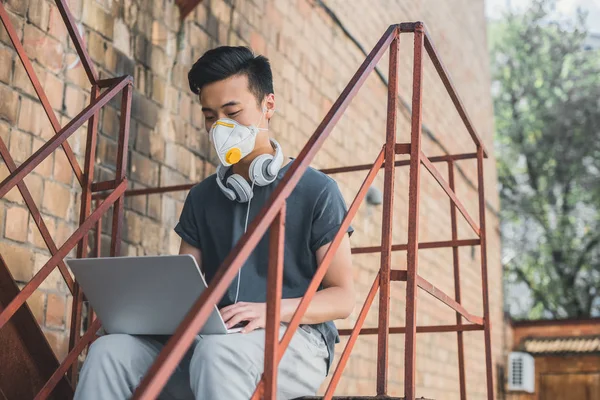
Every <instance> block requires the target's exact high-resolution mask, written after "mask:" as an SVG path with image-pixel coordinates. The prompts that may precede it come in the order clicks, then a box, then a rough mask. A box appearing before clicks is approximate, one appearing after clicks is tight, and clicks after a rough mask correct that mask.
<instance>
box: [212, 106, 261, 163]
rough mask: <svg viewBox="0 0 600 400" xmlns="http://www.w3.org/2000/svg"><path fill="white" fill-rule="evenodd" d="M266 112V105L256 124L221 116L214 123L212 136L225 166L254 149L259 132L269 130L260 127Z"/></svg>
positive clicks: (235, 161) (236, 161) (218, 154)
mask: <svg viewBox="0 0 600 400" xmlns="http://www.w3.org/2000/svg"><path fill="white" fill-rule="evenodd" d="M266 112H267V109H266V107H263V114H262V116H261V118H260V121H259V122H258V124H257V125H256V126H255V125H249V126H246V125H242V124H240V123H239V122H237V121H235V120H233V119H230V118H221V119H219V120H217V121H216V122H215V123H214V124H213V126H212V127H211V128H210V132H209V133H210V138H211V140H212V142H213V145H214V146H215V150H216V152H217V156H218V157H219V160H220V161H221V164H223V166H225V167H229V166H231V165H233V164H237V163H238V162H239V161H240V160H241V159H242V158H244V157H246V156H247V155H248V154H250V153H251V152H252V150H254V145H255V143H256V136H257V135H258V132H259V131H268V129H266V128H259V127H258V125H260V123H261V122H262V119H263V118H264V116H265V113H266Z"/></svg>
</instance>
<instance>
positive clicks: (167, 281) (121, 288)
mask: <svg viewBox="0 0 600 400" xmlns="http://www.w3.org/2000/svg"><path fill="white" fill-rule="evenodd" d="M65 261H66V263H67V265H68V266H69V267H70V268H71V270H72V271H73V273H74V275H75V278H76V279H77V281H78V282H79V284H80V286H81V287H82V289H83V292H84V293H85V295H86V297H87V299H88V300H89V302H90V304H91V306H92V307H93V309H94V311H95V312H96V314H97V315H98V317H99V318H100V321H102V325H103V327H104V329H105V331H106V332H107V333H126V334H131V335H171V334H173V333H174V332H175V330H176V329H177V326H178V325H179V324H180V323H181V321H182V320H183V318H184V317H185V315H186V314H187V312H188V311H189V310H190V308H191V306H192V305H193V304H194V302H195V301H196V300H197V299H198V297H199V296H200V295H201V294H202V292H203V291H204V290H205V289H206V287H207V285H206V281H205V280H204V277H203V276H202V274H201V273H200V269H199V268H198V264H197V263H196V259H195V258H194V257H193V256H192V255H188V254H185V255H165V256H138V257H105V258H80V259H71V260H65ZM233 331H239V329H236V330H231V331H230V332H229V333H231V332H233ZM199 333H201V334H205V335H209V334H225V333H228V331H227V328H226V326H225V323H224V322H223V319H222V318H221V315H220V313H219V312H218V310H217V308H216V306H215V307H214V310H213V312H212V314H211V315H210V317H209V319H208V320H207V321H206V323H205V325H204V327H203V328H202V330H201V331H200V332H199Z"/></svg>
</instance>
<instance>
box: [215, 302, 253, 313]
mask: <svg viewBox="0 0 600 400" xmlns="http://www.w3.org/2000/svg"><path fill="white" fill-rule="evenodd" d="M247 304H248V303H245V302H242V301H240V302H239V303H235V304H231V305H229V306H227V307H223V308H221V313H223V312H227V311H229V310H235V309H237V308H239V307H242V306H246V305H247Z"/></svg>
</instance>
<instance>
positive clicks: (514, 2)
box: [485, 0, 600, 33]
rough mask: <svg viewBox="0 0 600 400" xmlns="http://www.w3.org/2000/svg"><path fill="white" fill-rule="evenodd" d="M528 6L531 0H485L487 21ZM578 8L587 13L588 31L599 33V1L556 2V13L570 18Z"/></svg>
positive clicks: (570, 0) (559, 0) (568, 0)
mask: <svg viewBox="0 0 600 400" xmlns="http://www.w3.org/2000/svg"><path fill="white" fill-rule="evenodd" d="M529 4H531V0H485V13H486V16H487V17H488V18H489V19H499V18H500V17H501V16H502V13H503V12H505V11H507V10H509V9H512V10H514V11H519V10H523V9H525V8H527V6H528V5H529ZM578 8H581V9H583V10H586V11H587V12H588V13H589V14H588V19H587V25H588V29H589V31H590V32H593V33H600V0H557V4H556V12H557V13H558V14H562V15H564V16H567V17H572V16H574V15H575V14H576V12H577V9H578Z"/></svg>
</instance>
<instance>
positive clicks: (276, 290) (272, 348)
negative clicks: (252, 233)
mask: <svg viewBox="0 0 600 400" xmlns="http://www.w3.org/2000/svg"><path fill="white" fill-rule="evenodd" d="M269 239H270V243H269V253H270V254H269V272H268V275H267V322H266V324H267V326H266V332H265V369H264V379H265V386H264V390H265V393H264V394H265V397H264V398H265V399H268V400H275V399H276V397H277V366H278V365H279V360H278V359H277V354H278V352H279V323H280V317H281V315H280V312H281V311H280V309H281V290H282V284H283V253H284V240H285V203H284V205H283V206H282V207H281V211H279V214H278V215H277V217H276V218H275V220H274V221H273V223H272V224H271V232H270V238H269Z"/></svg>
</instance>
